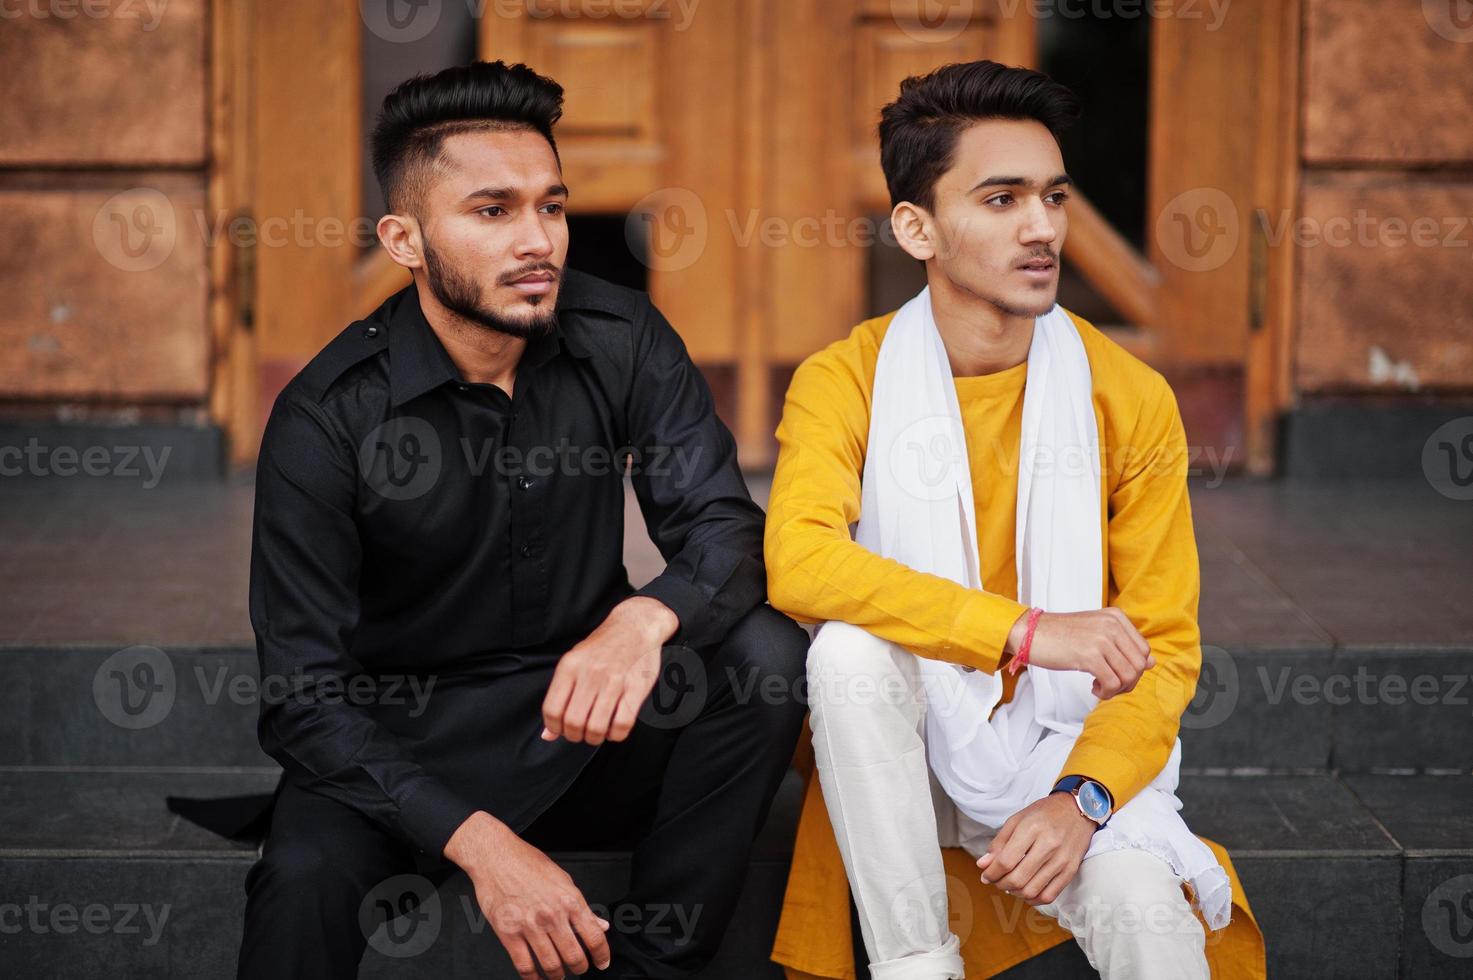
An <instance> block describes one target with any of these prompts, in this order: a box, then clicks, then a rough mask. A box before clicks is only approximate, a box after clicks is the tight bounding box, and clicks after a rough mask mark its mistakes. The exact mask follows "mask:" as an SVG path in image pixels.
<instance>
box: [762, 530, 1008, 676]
mask: <svg viewBox="0 0 1473 980" xmlns="http://www.w3.org/2000/svg"><path fill="white" fill-rule="evenodd" d="M785 506H786V505H781V504H779V503H777V502H775V503H774V510H773V519H772V520H770V522H769V529H768V536H767V568H768V596H769V598H770V599H771V601H772V604H773V606H774V607H776V608H777V609H779V610H781V611H782V612H785V613H787V614H789V615H791V616H795V617H797V618H800V619H805V620H808V621H810V622H826V621H829V620H837V621H840V622H845V623H850V624H852V625H854V626H858V627H860V628H862V629H865V630H868V631H869V632H871V633H873V634H875V635H876V636H878V637H880V638H881V639H885V640H889V641H890V642H892V643H897V644H899V645H900V646H903V647H905V648H906V649H907V650H910V651H912V652H913V653H916V654H918V655H919V656H923V657H929V658H931V659H934V660H944V661H948V662H951V663H958V664H963V665H965V666H968V667H974V668H976V669H978V670H984V671H988V672H992V671H995V670H996V669H997V668H998V666H999V664H1000V663H1001V662H1002V660H1003V658H1004V655H1005V654H1006V653H1008V652H1011V650H1012V649H1015V648H1016V642H1017V640H1018V639H1020V638H1021V632H1019V631H1018V630H1017V629H1016V627H1017V626H1018V625H1019V623H1020V620H1023V619H1024V618H1025V616H1026V613H1027V612H1028V607H1027V606H1026V605H1024V604H1022V603H1020V602H1017V601H1015V600H1012V599H1009V598H1007V597H1006V596H1001V595H997V594H996V593H990V592H985V591H982V590H979V589H968V588H965V587H963V586H961V585H959V584H957V583H956V582H953V581H951V580H950V579H946V578H942V577H940V576H937V575H931V574H928V573H925V572H919V571H917V570H915V569H913V568H909V567H907V566H905V565H903V564H901V563H900V562H897V561H893V560H891V559H888V558H883V557H881V556H880V555H877V554H875V553H874V552H872V551H869V550H868V549H866V548H864V547H862V546H861V545H859V544H857V543H855V542H854V541H852V540H850V539H849V537H848V535H847V533H844V534H843V536H842V537H841V536H840V535H839V533H838V532H835V531H833V530H832V529H828V528H823V527H812V526H810V527H806V528H805V527H803V526H802V523H803V522H801V521H799V520H792V521H790V522H789V523H788V525H787V526H786V527H785V526H783V525H781V524H778V523H777V521H778V520H780V519H781V518H780V511H781V513H786V510H785V509H782V508H784V507H785ZM1010 638H1012V640H1011V642H1012V644H1013V645H1012V646H1010Z"/></svg>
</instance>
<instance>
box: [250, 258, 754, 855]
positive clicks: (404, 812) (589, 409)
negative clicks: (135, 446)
mask: <svg viewBox="0 0 1473 980" xmlns="http://www.w3.org/2000/svg"><path fill="white" fill-rule="evenodd" d="M558 311H559V314H558V325H557V328H556V329H555V330H554V331H553V332H552V333H551V334H549V335H547V336H545V337H542V338H539V339H536V340H533V341H530V342H529V343H528V345H527V348H526V351H525V353H524V355H523V357H522V360H521V362H520V364H519V365H518V368H517V373H516V382H515V385H514V386H513V392H514V394H513V395H512V396H508V395H507V394H506V393H505V392H504V391H502V390H501V389H500V388H497V387H496V386H494V385H489V384H469V383H466V382H465V381H463V380H462V379H461V378H460V376H459V374H458V372H457V370H456V367H455V365H454V363H453V362H452V361H451V359H450V356H449V355H448V354H447V353H446V351H445V348H444V347H443V345H441V343H440V342H439V339H438V338H437V337H436V336H435V334H434V332H433V331H432V330H431V328H430V326H429V324H428V323H427V322H426V320H425V318H424V314H423V312H422V311H421V309H420V305H419V300H418V294H417V292H416V290H415V287H413V286H410V287H408V288H407V289H405V290H403V291H401V292H399V293H398V294H396V295H395V296H393V297H392V298H390V299H389V300H388V301H387V302H385V303H384V305H383V306H381V307H380V308H379V309H378V310H377V311H375V312H374V313H373V314H372V315H371V316H370V317H369V318H368V319H366V320H362V321H358V322H356V323H354V324H352V325H351V326H349V327H348V328H347V329H346V330H344V331H343V332H342V333H341V334H339V335H338V337H337V338H336V339H334V340H333V341H332V342H331V343H330V344H329V345H328V346H327V347H326V348H325V349H324V350H323V351H322V352H321V353H320V354H319V355H318V356H317V357H316V358H315V359H313V361H312V362H311V363H310V364H308V365H307V367H306V368H304V369H303V370H302V372H301V373H300V374H299V375H298V376H297V377H296V378H295V379H293V381H292V382H291V384H289V385H288V386H287V388H286V389H285V390H284V391H283V392H282V394H281V395H280V397H279V398H278V399H277V402H276V404H275V407H274V408H273V410H272V413H271V419H270V421H269V423H268V424H267V427H266V432H265V435H264V437H263V441H262V445H261V452H260V457H259V462H258V464H257V474H256V511H255V525H254V539H253V546H252V556H251V602H250V608H251V621H252V625H253V626H254V628H255V631H256V637H257V651H258V654H259V658H260V667H261V676H262V693H263V697H262V705H261V717H260V726H259V734H260V738H261V742H262V745H263V747H264V748H265V749H266V751H267V752H268V753H269V754H271V755H272V756H273V757H274V758H275V759H276V760H277V761H279V762H280V763H281V764H282V766H283V767H284V768H285V769H286V773H287V777H288V778H291V779H294V780H297V781H299V782H300V783H301V784H302V785H304V786H306V787H307V788H309V789H311V790H313V791H315V792H320V793H322V794H324V795H327V796H330V797H332V798H335V799H338V800H340V801H342V802H344V803H347V804H349V805H351V806H354V807H356V808H357V809H359V810H360V811H362V812H364V813H366V814H367V815H369V816H370V817H372V818H374V819H376V820H378V821H380V822H381V823H383V824H384V825H385V826H387V827H389V828H390V829H391V830H394V831H396V832H397V833H399V834H400V835H401V836H402V837H403V838H405V839H406V840H408V841H410V842H412V843H413V844H415V845H417V846H418V847H420V848H421V849H422V850H424V851H426V852H430V853H435V854H438V853H439V851H440V850H442V849H443V847H444V844H445V842H446V841H447V840H448V839H449V837H450V835H451V833H453V832H454V830H455V828H456V827H458V826H459V825H460V823H461V822H462V821H463V820H464V819H465V818H466V817H467V816H469V815H470V813H471V812H473V811H474V810H475V809H478V808H483V809H487V810H489V811H490V812H492V813H494V814H496V815H497V816H498V817H500V818H502V819H503V820H506V821H507V822H509V823H511V824H513V825H514V826H518V825H525V824H526V823H528V822H530V820H531V818H533V817H535V816H536V814H537V813H538V812H540V809H541V808H542V807H545V805H546V804H547V803H549V802H551V799H552V798H555V797H556V795H557V794H558V793H559V792H560V791H561V788H562V787H563V786H565V785H566V784H567V783H568V782H570V781H571V779H572V777H573V776H574V775H576V773H577V770H578V769H579V768H581V765H582V763H583V762H586V761H587V758H588V756H589V755H590V754H591V749H590V748H589V747H587V746H582V745H571V744H569V743H566V742H563V741H559V742H557V743H545V742H542V741H541V740H540V738H539V737H538V736H539V735H540V732H541V730H542V721H541V703H542V699H543V697H544V695H545V692H546V688H547V684H548V682H549V681H550V679H551V674H552V671H553V669H554V668H555V666H556V662H557V657H558V656H559V655H560V654H561V653H562V652H564V651H565V650H567V649H568V648H569V647H571V646H572V645H573V644H575V643H576V642H578V641H579V640H580V639H582V638H583V637H584V636H586V635H587V634H588V633H590V632H591V631H592V630H593V629H594V627H596V626H597V625H598V624H599V622H601V621H602V619H603V617H604V616H605V615H607V613H608V612H609V610H610V609H611V608H612V607H613V606H614V605H615V604H617V603H618V602H619V601H621V600H622V599H624V598H626V597H627V596H629V595H631V594H633V592H634V590H633V589H632V587H631V586H630V583H629V579H628V575H627V573H626V571H625V569H624V566H623V560H622V555H623V534H624V473H625V462H624V461H625V459H626V458H627V459H629V460H630V478H631V480H632V483H633V487H634V491H635V494H636V496H637V498H638V500H639V504H640V507H641V510H642V512H643V514H644V518H645V522H646V525H647V527H648V529H649V533H650V536H651V537H652V538H653V540H654V542H655V544H656V545H657V546H658V547H659V549H660V551H661V553H662V555H663V556H664V557H665V559H666V561H667V562H668V564H667V566H666V568H665V570H664V572H663V573H662V574H660V575H659V576H658V577H657V578H655V579H654V580H653V581H652V582H650V583H649V584H648V585H646V586H645V587H644V588H643V589H640V590H639V592H640V593H641V594H644V595H648V596H652V597H654V598H656V599H659V600H660V601H661V602H663V603H664V604H665V605H667V606H669V607H670V608H671V609H672V610H673V611H674V612H675V613H676V615H677V617H678V618H679V620H680V629H679V632H678V633H677V635H676V637H675V639H674V641H672V642H673V643H676V644H680V645H684V646H688V647H691V648H694V649H697V650H701V649H703V648H709V647H711V646H713V645H715V644H717V643H719V641H720V640H721V639H722V638H723V637H724V635H725V633H726V632H727V630H728V629H729V628H730V627H731V626H732V625H733V624H734V623H735V622H736V621H737V620H738V619H740V618H741V617H742V616H743V615H745V614H746V613H747V612H748V611H750V610H751V609H752V608H754V607H755V606H756V605H758V604H759V603H761V602H762V600H763V598H764V595H765V591H764V590H765V582H764V574H763V568H762V560H761V554H762V519H763V516H762V511H761V510H760V509H759V508H758V507H757V506H756V505H755V504H754V503H753V502H752V500H751V498H750V497H749V495H748V493H747V490H746V486H745V483H744V482H743V480H742V476H741V473H740V471H739V470H738V467H737V462H736V449H735V445H734V443H733V440H732V438H731V435H730V433H729V432H728V431H727V429H726V427H725V426H724V425H722V423H721V422H720V420H719V419H717V417H716V415H715V413H714V410H713V405H712V400H711V395H710V391H709V389H708V388H707V386H706V383H705V381H704V379H703V378H702V377H701V375H700V373H699V371H698V370H697V369H696V367H695V365H694V364H693V363H692V362H691V360H690V358H689V356H688V355H687V353H686V351H685V347H684V345H683V344H682V343H681V341H680V338H679V337H678V336H677V334H676V333H675V331H674V330H673V329H672V328H671V326H670V325H669V323H667V322H666V321H665V319H664V317H662V316H661V315H660V313H659V312H658V311H657V310H656V309H655V308H654V307H653V306H652V305H651V304H650V302H649V300H648V298H647V297H646V296H645V295H644V294H642V293H638V292H635V291H632V290H628V289H624V288H622V287H617V286H614V285H611V284H609V283H606V282H603V281H602V280H598V279H595V278H593V277H591V276H587V275H583V274H579V273H577V272H573V271H568V272H566V273H565V276H564V280H563V283H562V288H561V290H560V295H559V298H558ZM431 683H433V684H434V685H435V686H433V687H429V688H428V690H427V691H426V687H427V685H429V684H431ZM355 684H356V685H358V686H357V687H355V686H354V685H355ZM420 695H424V696H420Z"/></svg>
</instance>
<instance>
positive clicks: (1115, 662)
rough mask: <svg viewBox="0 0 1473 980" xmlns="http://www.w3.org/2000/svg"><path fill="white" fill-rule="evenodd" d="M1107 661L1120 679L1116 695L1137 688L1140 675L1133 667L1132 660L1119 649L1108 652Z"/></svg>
mask: <svg viewBox="0 0 1473 980" xmlns="http://www.w3.org/2000/svg"><path fill="white" fill-rule="evenodd" d="M1105 659H1106V660H1107V661H1108V662H1109V664H1110V667H1111V669H1112V670H1114V671H1115V676H1116V677H1118V678H1119V679H1120V686H1119V687H1118V688H1117V689H1116V691H1115V694H1117V695H1119V694H1125V693H1126V692H1128V691H1130V690H1131V688H1133V687H1135V682H1136V681H1137V680H1138V679H1139V676H1140V675H1139V674H1138V673H1137V672H1136V669H1135V667H1133V666H1132V665H1131V663H1130V658H1129V657H1128V656H1127V655H1126V654H1125V653H1124V652H1123V651H1122V650H1121V649H1120V648H1119V647H1115V648H1113V649H1110V650H1106V651H1105Z"/></svg>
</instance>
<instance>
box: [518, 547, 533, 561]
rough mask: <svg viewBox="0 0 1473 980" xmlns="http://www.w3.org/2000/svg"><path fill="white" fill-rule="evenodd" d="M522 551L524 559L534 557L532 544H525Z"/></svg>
mask: <svg viewBox="0 0 1473 980" xmlns="http://www.w3.org/2000/svg"><path fill="white" fill-rule="evenodd" d="M520 550H521V555H522V557H523V558H531V557H532V546H531V545H530V544H524V545H522V547H521V549H520Z"/></svg>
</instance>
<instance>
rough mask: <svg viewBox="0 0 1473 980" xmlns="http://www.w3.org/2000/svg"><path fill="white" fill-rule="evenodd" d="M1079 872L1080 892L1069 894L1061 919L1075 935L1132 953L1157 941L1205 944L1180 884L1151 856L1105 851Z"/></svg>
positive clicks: (1152, 945)
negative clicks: (1086, 871)
mask: <svg viewBox="0 0 1473 980" xmlns="http://www.w3.org/2000/svg"><path fill="white" fill-rule="evenodd" d="M1091 863H1094V867H1093V868H1090V867H1089V866H1090V864H1091ZM1080 868H1081V871H1080V874H1081V878H1082V879H1083V880H1082V881H1081V883H1080V884H1081V885H1082V886H1083V887H1081V888H1077V889H1073V891H1074V894H1073V895H1072V896H1071V898H1072V901H1071V902H1070V903H1069V904H1070V906H1072V907H1067V908H1065V909H1064V910H1063V911H1064V913H1065V914H1064V915H1063V916H1061V918H1067V919H1068V920H1069V921H1067V922H1066V925H1068V926H1069V928H1070V929H1071V931H1073V932H1074V933H1075V934H1076V935H1079V934H1081V933H1082V932H1087V933H1088V934H1089V936H1090V938H1091V939H1092V940H1093V942H1094V944H1095V945H1096V946H1100V947H1103V948H1104V949H1117V950H1121V951H1124V950H1127V949H1128V950H1135V951H1138V952H1139V951H1145V950H1150V949H1154V948H1156V947H1157V946H1159V945H1160V944H1161V943H1163V942H1165V943H1166V944H1167V945H1168V946H1171V945H1175V944H1178V943H1185V944H1186V945H1189V946H1193V945H1197V946H1199V945H1200V944H1201V943H1202V942H1203V941H1204V940H1205V934H1204V932H1203V930H1202V925H1201V923H1200V922H1199V921H1198V920H1197V917H1196V915H1195V914H1194V913H1193V912H1192V908H1191V904H1190V903H1189V902H1188V901H1187V899H1186V895H1185V894H1184V893H1183V891H1182V885H1181V882H1180V880H1179V879H1178V878H1177V877H1176V875H1175V874H1174V873H1173V872H1172V871H1171V868H1170V867H1169V866H1168V865H1167V864H1166V862H1165V861H1163V860H1161V859H1160V858H1158V857H1156V856H1155V855H1152V854H1149V853H1147V852H1145V851H1139V850H1133V849H1126V850H1121V851H1113V852H1107V853H1105V854H1100V855H1097V856H1096V857H1094V858H1091V859H1089V860H1088V861H1085V862H1084V864H1083V865H1081V866H1080ZM1085 869H1089V874H1088V876H1087V877H1086V876H1085Z"/></svg>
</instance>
